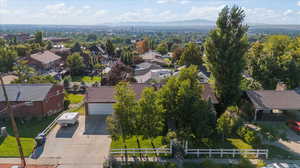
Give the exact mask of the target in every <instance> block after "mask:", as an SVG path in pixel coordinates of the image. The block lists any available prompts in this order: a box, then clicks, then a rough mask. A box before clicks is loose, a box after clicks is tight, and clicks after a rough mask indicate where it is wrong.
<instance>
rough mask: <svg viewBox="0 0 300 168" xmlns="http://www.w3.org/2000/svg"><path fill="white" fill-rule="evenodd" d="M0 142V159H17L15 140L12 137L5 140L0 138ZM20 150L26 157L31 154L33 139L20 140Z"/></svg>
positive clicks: (17, 151)
mask: <svg viewBox="0 0 300 168" xmlns="http://www.w3.org/2000/svg"><path fill="white" fill-rule="evenodd" d="M0 141H2V142H1V145H0V157H18V156H19V150H18V148H17V142H16V138H15V137H13V136H8V137H6V138H5V139H4V138H2V139H1V140H0ZM21 144H22V149H23V152H24V155H25V156H26V157H27V156H29V155H30V154H31V152H32V150H33V148H34V146H35V141H34V139H33V138H21Z"/></svg>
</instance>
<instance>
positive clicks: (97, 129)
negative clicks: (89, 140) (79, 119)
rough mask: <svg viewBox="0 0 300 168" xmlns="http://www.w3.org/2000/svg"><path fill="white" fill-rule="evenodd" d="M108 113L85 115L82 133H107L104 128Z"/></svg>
mask: <svg viewBox="0 0 300 168" xmlns="http://www.w3.org/2000/svg"><path fill="white" fill-rule="evenodd" d="M107 116H108V115H93V116H86V117H85V126H84V133H83V134H84V135H109V134H108V131H107V129H106V118H107Z"/></svg>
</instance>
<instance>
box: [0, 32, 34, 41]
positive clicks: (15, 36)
mask: <svg viewBox="0 0 300 168" xmlns="http://www.w3.org/2000/svg"><path fill="white" fill-rule="evenodd" d="M1 37H2V38H3V39H4V40H7V41H12V40H16V42H18V43H24V42H27V41H30V40H33V39H34V37H33V36H31V35H30V34H28V33H16V34H3V35H2V36H1Z"/></svg>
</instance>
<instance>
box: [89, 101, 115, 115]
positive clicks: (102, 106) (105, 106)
mask: <svg viewBox="0 0 300 168" xmlns="http://www.w3.org/2000/svg"><path fill="white" fill-rule="evenodd" d="M88 110H89V112H88V114H89V115H104V114H105V115H107V114H112V112H113V108H112V103H89V104H88Z"/></svg>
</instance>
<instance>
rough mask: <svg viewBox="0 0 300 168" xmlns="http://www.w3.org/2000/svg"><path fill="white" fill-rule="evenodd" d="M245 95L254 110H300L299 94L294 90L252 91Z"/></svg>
mask: <svg viewBox="0 0 300 168" xmlns="http://www.w3.org/2000/svg"><path fill="white" fill-rule="evenodd" d="M247 95H248V97H249V98H250V100H251V102H252V103H253V105H254V106H255V108H256V109H279V110H300V92H297V91H295V90H284V91H276V90H254V91H247Z"/></svg>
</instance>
